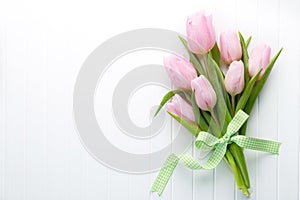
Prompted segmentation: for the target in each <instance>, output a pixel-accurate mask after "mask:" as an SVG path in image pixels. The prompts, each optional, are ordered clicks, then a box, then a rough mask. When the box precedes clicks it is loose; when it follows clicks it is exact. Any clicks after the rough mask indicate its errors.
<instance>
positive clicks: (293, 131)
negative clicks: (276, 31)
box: [278, 1, 300, 199]
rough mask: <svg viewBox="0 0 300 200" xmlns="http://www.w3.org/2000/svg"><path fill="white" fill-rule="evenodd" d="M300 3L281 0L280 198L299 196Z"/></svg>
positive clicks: (279, 64)
mask: <svg viewBox="0 0 300 200" xmlns="http://www.w3.org/2000/svg"><path fill="white" fill-rule="evenodd" d="M299 7H300V6H299V1H280V19H279V23H280V40H279V44H280V45H282V46H283V47H284V51H283V53H282V55H281V58H280V59H279V63H278V66H279V74H280V77H279V97H278V101H279V102H278V103H279V107H278V123H279V124H278V133H279V137H278V139H279V141H281V142H282V147H281V151H280V156H279V158H278V161H279V166H278V167H279V171H278V173H279V177H278V187H279V190H278V197H279V198H278V199H287V198H288V199H299V160H298V159H299V102H300V101H299V91H300V89H299V73H300V72H299V66H300V62H299V51H300V49H299V44H300V41H299V34H300V27H299V23H298V22H297V19H299ZM297 179H298V180H297Z"/></svg>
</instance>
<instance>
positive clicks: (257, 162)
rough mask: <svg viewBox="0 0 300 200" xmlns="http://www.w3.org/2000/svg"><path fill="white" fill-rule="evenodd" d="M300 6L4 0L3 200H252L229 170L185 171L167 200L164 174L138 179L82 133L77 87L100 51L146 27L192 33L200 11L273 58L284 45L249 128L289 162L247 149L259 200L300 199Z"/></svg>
mask: <svg viewBox="0 0 300 200" xmlns="http://www.w3.org/2000/svg"><path fill="white" fill-rule="evenodd" d="M299 9H300V2H299V1H297V0H285V1H284V0H264V1H259V0H252V1H250V0H249V1H247V0H226V1H224V0H185V1H171V0H168V1H160V0H152V1H138V0H126V1H121V0H119V1H117V0H111V1H106V2H104V1H96V0H95V1H93V0H86V1H77V0H72V1H71V0H63V1H62V0H52V1H38V0H28V1H22V0H9V1H4V0H1V1H0V75H1V76H0V105H1V106H0V189H1V190H0V199H1V200H2V199H3V200H38V199H45V200H48V199H49V200H53V199H62V200H79V199H81V200H83V199H88V200H96V199H97V200H119V199H122V200H146V199H164V200H171V199H172V200H182V199H184V200H196V199H205V200H212V199H214V200H226V199H228V200H232V199H245V197H243V196H242V195H241V193H240V192H239V191H237V190H236V189H235V186H234V180H233V177H232V175H231V174H230V173H229V170H228V169H227V167H226V166H225V164H224V163H222V164H220V166H218V168H217V169H215V170H213V171H205V172H191V171H189V170H187V169H185V168H184V167H183V166H179V167H178V168H177V169H176V171H175V173H174V176H173V178H172V181H171V182H170V184H168V186H167V188H166V190H165V192H164V194H163V195H162V197H161V198H159V197H157V196H156V195H153V194H150V192H149V189H150V186H151V184H152V182H153V181H154V178H155V177H156V173H153V174H144V175H132V174H127V173H120V172H116V171H114V170H112V169H110V168H107V167H105V166H103V165H101V164H100V163H98V162H97V161H96V160H94V159H93V158H92V156H90V154H89V153H88V152H87V151H86V150H85V149H84V148H83V146H82V144H81V142H80V139H79V137H78V135H77V134H76V131H75V127H74V121H73V115H72V95H73V87H74V83H75V80H76V77H77V74H78V72H79V70H80V67H81V65H82V63H83V61H84V60H85V59H86V57H87V56H88V55H89V54H90V53H91V52H92V51H93V50H94V49H95V48H96V47H97V46H98V45H100V44H101V43H102V42H104V41H105V40H107V39H109V38H110V37H112V36H114V35H117V34H119V33H122V32H125V31H129V30H132V29H137V28H149V27H151V28H165V29H169V30H173V31H177V32H180V33H184V32H185V20H186V16H187V15H188V14H191V13H193V12H195V11H198V10H207V11H209V12H211V13H213V15H214V23H215V27H216V29H217V31H218V32H220V31H221V30H224V29H228V28H229V29H239V30H240V31H241V32H242V33H243V34H244V35H246V36H249V35H251V34H252V35H253V41H252V45H253V44H254V43H258V42H266V43H267V44H269V45H270V46H271V47H272V50H273V52H272V53H273V54H272V55H274V53H275V52H276V51H277V50H278V49H279V48H280V47H284V51H283V53H282V55H281V56H280V58H279V60H278V63H277V64H276V66H275V68H274V71H273V72H272V74H271V76H270V79H269V81H268V83H267V84H266V86H265V89H264V90H263V92H262V94H261V96H260V97H259V99H258V102H257V103H256V104H255V107H254V110H253V113H252V115H251V118H250V122H249V128H248V133H249V135H251V136H258V137H262V138H269V139H275V140H277V139H278V140H280V141H281V142H282V143H283V145H282V148H281V152H280V156H279V157H277V156H273V155H269V154H263V153H256V152H252V151H246V156H247V162H248V167H249V174H250V178H251V183H252V189H251V192H252V196H251V198H250V199H257V200H265V199H272V200H273V199H280V200H284V199H289V200H297V199H299V189H300V188H299V187H300V186H299V162H300V159H299V134H300V127H299V122H300V116H299V111H300V93H299V92H300V83H299V79H300V40H299V37H300V23H299V18H300V12H299ZM252 45H251V46H250V48H251V47H252ZM145 64H147V63H145ZM163 92H164V91H163ZM163 92H162V93H161V94H159V95H157V96H156V98H155V100H156V101H157V102H158V101H159V100H160V98H161V95H162V94H163ZM132 113H133V115H134V113H138V111H137V110H134V109H133V111H132ZM133 118H134V117H133ZM137 119H140V120H144V121H145V116H142V115H140V117H138V118H137ZM144 121H142V122H140V123H144ZM137 123H139V122H137ZM111 126H114V125H113V124H112V125H111ZM165 134H167V135H168V136H169V138H172V137H171V135H172V133H171V132H169V131H165ZM165 142H166V143H167V142H170V141H167V140H166V141H165ZM125 145H126V144H125ZM133 150H134V151H137V152H138V151H139V149H133ZM190 152H191V153H192V151H190Z"/></svg>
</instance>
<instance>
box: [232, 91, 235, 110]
mask: <svg viewBox="0 0 300 200" xmlns="http://www.w3.org/2000/svg"><path fill="white" fill-rule="evenodd" d="M231 109H232V113H234V112H235V95H231Z"/></svg>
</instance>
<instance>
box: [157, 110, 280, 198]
mask: <svg viewBox="0 0 300 200" xmlns="http://www.w3.org/2000/svg"><path fill="white" fill-rule="evenodd" d="M248 117H249V116H248V115H247V114H246V113H245V112H243V111H242V110H239V111H238V112H237V114H236V115H235V116H234V117H233V119H232V120H231V121H230V123H229V124H228V127H227V130H226V133H225V134H224V136H223V137H222V138H217V137H215V136H214V135H212V134H211V133H208V132H204V131H201V132H200V133H199V135H198V137H197V139H196V141H195V146H196V147H197V148H198V149H199V150H212V149H214V151H213V153H212V154H211V156H210V158H209V159H208V161H207V162H206V163H205V164H204V165H203V166H201V165H200V164H199V163H198V161H197V160H195V159H194V158H193V157H192V156H191V155H189V154H181V155H179V156H176V155H175V154H171V155H170V156H169V157H168V159H167V161H166V162H165V164H164V165H163V167H162V169H161V170H160V172H159V174H158V176H157V178H156V180H155V182H154V184H153V186H152V188H151V191H152V192H157V193H158V195H161V194H162V192H163V190H164V189H165V187H166V185H167V183H168V181H169V179H170V177H171V175H172V173H173V171H174V169H175V167H176V166H177V164H178V162H179V161H180V162H181V163H183V164H184V165H185V166H186V167H188V168H190V169H193V170H204V169H213V168H215V167H216V166H217V165H218V164H219V163H220V162H221V160H222V159H223V157H224V155H225V153H226V150H227V145H228V144H230V143H232V142H234V143H236V144H237V145H239V146H240V147H243V148H246V149H252V150H256V151H264V152H269V153H273V154H278V152H279V147H280V143H279V142H275V141H270V140H263V139H258V138H250V137H246V136H242V135H237V133H238V131H239V129H240V128H241V127H242V125H243V124H244V123H245V122H246V120H247V119H248Z"/></svg>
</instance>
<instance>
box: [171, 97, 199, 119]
mask: <svg viewBox="0 0 300 200" xmlns="http://www.w3.org/2000/svg"><path fill="white" fill-rule="evenodd" d="M166 108H167V110H168V111H169V112H171V113H174V114H175V115H177V116H179V117H181V118H182V119H184V120H187V121H190V122H195V115H194V112H193V108H192V106H191V105H190V104H189V103H187V102H186V101H185V100H184V99H183V98H181V96H179V95H178V94H175V96H174V97H173V98H172V100H171V101H170V102H169V103H168V104H167V105H166Z"/></svg>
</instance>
